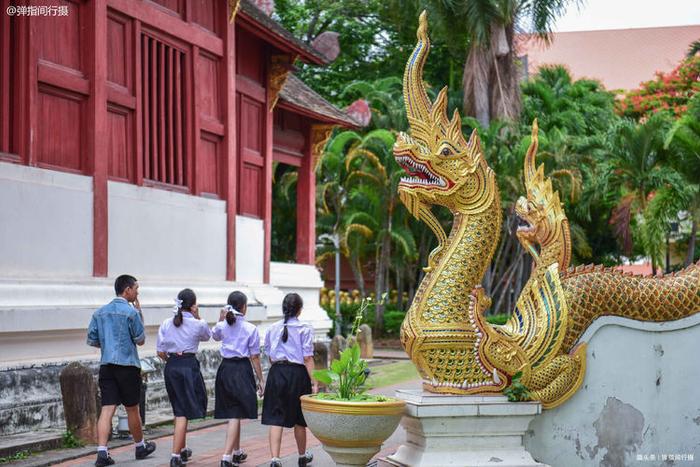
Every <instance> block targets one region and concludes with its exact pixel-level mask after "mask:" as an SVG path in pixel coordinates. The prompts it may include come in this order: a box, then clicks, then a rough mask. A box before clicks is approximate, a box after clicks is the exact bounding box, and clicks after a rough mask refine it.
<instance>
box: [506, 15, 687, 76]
mask: <svg viewBox="0 0 700 467" xmlns="http://www.w3.org/2000/svg"><path fill="white" fill-rule="evenodd" d="M698 39H700V25H693V26H669V27H659V28H639V29H609V30H603V31H576V32H557V33H553V34H552V38H551V43H550V44H549V45H547V44H546V43H545V42H544V41H542V40H540V39H537V38H536V37H534V36H530V35H521V36H519V37H518V39H517V44H518V55H520V56H522V57H523V58H524V60H523V61H524V63H525V66H526V67H527V73H528V75H532V74H535V73H536V72H537V69H538V68H539V67H540V66H542V65H552V64H561V65H565V66H566V67H567V68H568V69H569V71H570V72H571V74H572V75H573V76H574V78H576V79H580V78H592V79H596V80H599V81H601V82H602V83H603V85H604V86H605V88H606V89H609V90H617V89H625V90H626V89H634V88H637V87H638V86H639V84H640V83H641V82H643V81H648V80H650V79H653V78H654V73H655V72H656V71H665V72H667V71H670V70H672V69H673V68H675V66H676V65H678V63H679V62H680V61H681V60H682V59H683V58H684V57H685V54H686V53H687V51H688V47H689V45H690V43H691V42H693V41H696V40H698Z"/></svg>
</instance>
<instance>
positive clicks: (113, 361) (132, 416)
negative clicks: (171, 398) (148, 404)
mask: <svg viewBox="0 0 700 467" xmlns="http://www.w3.org/2000/svg"><path fill="white" fill-rule="evenodd" d="M138 290H139V284H138V282H137V281H136V278H135V277H133V276H129V275H126V274H125V275H122V276H119V277H117V280H116V281H115V282H114V291H115V292H116V294H117V297H116V298H115V299H114V300H112V301H111V302H110V303H108V304H107V305H105V306H103V307H102V308H100V309H99V310H97V311H95V313H93V315H92V320H90V325H89V326H88V334H87V343H88V345H91V346H93V347H99V348H100V351H101V354H102V356H101V358H100V377H99V385H100V395H101V399H102V410H101V412H100V418H99V420H98V422H97V441H98V443H97V444H98V446H97V460H96V461H95V466H96V467H104V466H107V465H112V464H114V459H112V458H111V457H110V456H109V452H108V450H107V440H108V438H109V434H110V432H111V431H112V417H114V412H115V410H116V409H117V405H120V404H122V405H124V408H125V409H126V414H127V416H128V419H129V431H130V432H131V435H132V437H133V438H134V442H135V448H136V449H135V457H136V459H143V458H145V457H146V456H148V455H149V454H151V453H152V452H153V451H155V450H156V445H155V443H154V442H152V441H144V439H143V430H142V429H141V415H140V414H139V401H140V399H141V362H140V361H139V354H138V351H137V350H136V346H137V345H143V344H144V342H146V333H145V331H144V327H143V314H142V313H141V307H140V305H139V301H138V295H139V292H138ZM132 303H133V305H132ZM136 440H139V441H136Z"/></svg>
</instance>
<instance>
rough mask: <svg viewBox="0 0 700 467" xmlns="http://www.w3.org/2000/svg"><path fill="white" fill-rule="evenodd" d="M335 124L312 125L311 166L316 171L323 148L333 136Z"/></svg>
mask: <svg viewBox="0 0 700 467" xmlns="http://www.w3.org/2000/svg"><path fill="white" fill-rule="evenodd" d="M333 128H335V125H327V124H315V125H311V141H310V144H311V167H312V169H313V170H314V171H315V170H316V167H317V166H318V163H319V162H320V161H321V156H322V155H323V149H324V148H325V147H326V143H328V140H329V139H330V138H331V134H332V133H333Z"/></svg>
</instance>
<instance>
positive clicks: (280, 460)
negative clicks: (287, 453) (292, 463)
mask: <svg viewBox="0 0 700 467" xmlns="http://www.w3.org/2000/svg"><path fill="white" fill-rule="evenodd" d="M270 462H282V459H280V458H279V457H273V458H272V459H270Z"/></svg>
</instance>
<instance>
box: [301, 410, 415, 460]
mask: <svg viewBox="0 0 700 467" xmlns="http://www.w3.org/2000/svg"><path fill="white" fill-rule="evenodd" d="M405 406H406V402H405V401H402V400H396V399H392V400H390V401H385V402H345V401H332V400H323V399H317V398H315V397H313V396H302V397H301V410H302V412H304V419H305V420H306V424H307V425H308V426H309V429H310V430H311V432H312V433H313V434H314V436H315V437H316V438H318V439H319V441H321V443H322V444H323V449H324V450H325V451H326V452H327V453H328V454H329V455H330V456H331V457H332V458H333V461H335V463H336V464H337V465H340V466H350V465H363V466H364V465H367V462H368V461H369V460H370V459H371V458H372V457H373V456H374V455H375V454H377V453H378V452H379V450H380V449H381V447H382V443H383V442H384V441H385V440H386V439H387V438H388V437H389V436H391V434H392V433H393V432H394V430H396V427H397V426H398V424H399V422H400V421H401V417H402V416H403V413H404V407H405Z"/></svg>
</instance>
